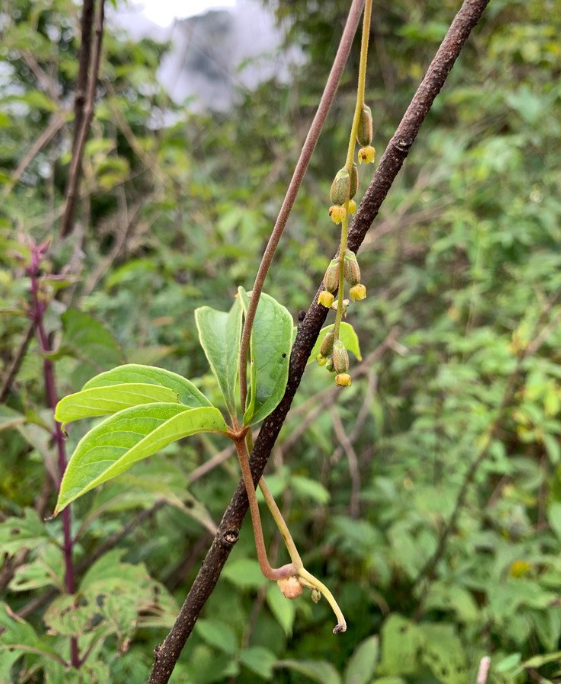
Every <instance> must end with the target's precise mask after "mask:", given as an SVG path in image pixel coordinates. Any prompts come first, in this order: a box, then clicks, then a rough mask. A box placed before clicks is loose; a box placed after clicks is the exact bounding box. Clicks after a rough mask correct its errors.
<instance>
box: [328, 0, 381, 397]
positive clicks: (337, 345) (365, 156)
mask: <svg viewBox="0 0 561 684" xmlns="http://www.w3.org/2000/svg"><path fill="white" fill-rule="evenodd" d="M371 12H372V2H371V0H368V1H367V2H366V6H365V12H364V23H363V32H362V44H361V50H360V68H359V76H358V88H357V99H356V106H355V113H354V118H353V125H352V129H351V135H350V140H349V148H348V152H347V160H346V163H345V166H344V167H343V168H342V169H340V170H339V171H338V172H337V174H336V176H335V178H334V179H333V183H332V184H331V191H330V199H331V207H330V208H329V216H330V218H331V220H332V221H333V223H335V224H337V225H339V224H341V243H340V247H339V254H338V256H337V257H336V258H335V259H332V260H331V262H330V264H329V266H328V268H327V270H326V272H325V275H324V277H323V287H324V290H322V292H321V293H320V295H319V297H318V302H319V303H320V304H321V305H322V306H325V307H326V308H328V309H335V311H336V316H335V325H334V326H333V332H329V333H327V334H326V336H325V337H324V339H323V341H322V343H321V349H320V353H319V354H318V356H317V362H318V364H319V365H320V366H325V367H326V369H327V370H328V371H330V372H332V373H335V374H336V375H335V383H336V384H337V385H338V386H340V387H347V386H349V385H350V384H351V376H350V375H349V373H348V372H347V371H348V370H349V355H348V353H347V350H346V349H345V345H344V344H343V342H342V341H341V340H340V339H339V330H340V326H341V320H342V319H343V318H344V317H345V316H346V313H347V308H348V306H349V300H348V299H345V283H347V284H348V285H349V296H350V299H351V300H352V301H353V302H357V301H360V300H361V299H364V298H365V297H366V287H365V286H364V285H363V284H362V282H361V275H360V267H359V265H358V261H357V258H356V254H355V253H354V252H352V251H351V250H349V249H348V248H347V237H348V230H349V215H352V214H354V213H355V212H356V202H355V200H354V199H353V198H354V197H355V195H356V192H357V190H358V182H359V178H358V168H357V164H356V162H355V146H356V143H358V144H359V145H360V150H359V151H358V163H359V164H362V163H363V162H364V163H365V164H371V163H374V159H375V157H376V151H375V149H374V148H373V147H372V137H373V126H372V112H371V110H370V107H368V106H367V105H366V104H365V102H364V89H365V80H366V59H367V54H368V38H369V34H370V17H371ZM335 293H337V301H336V302H335Z"/></svg>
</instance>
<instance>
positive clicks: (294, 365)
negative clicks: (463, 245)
mask: <svg viewBox="0 0 561 684" xmlns="http://www.w3.org/2000/svg"><path fill="white" fill-rule="evenodd" d="M488 4H489V0H464V3H463V5H462V7H461V9H460V11H459V12H458V14H457V15H456V17H455V19H454V21H453V22H452V25H451V26H450V29H449V30H448V33H447V34H446V36H445V38H444V40H443V42H442V44H441V45H440V47H439V49H438V51H437V53H436V55H435V57H434V59H433V61H432V62H431V64H430V66H429V68H428V70H427V73H426V74H425V77H424V79H423V81H422V83H421V85H420V86H419V88H418V89H417V92H416V93H415V95H414V97H413V100H412V101H411V104H410V105H409V107H408V108H407V111H406V112H405V115H404V117H403V119H402V121H401V123H400V124H399V126H398V128H397V131H396V133H395V135H394V136H393V138H392V139H391V141H390V143H389V145H388V148H387V149H386V151H385V153H384V155H383V157H382V159H381V160H380V164H379V166H378V169H377V171H376V173H375V175H374V178H373V180H372V182H371V183H370V185H369V187H368V189H367V191H366V193H365V195H364V198H363V200H362V203H361V205H360V208H359V210H358V212H357V215H356V217H355V220H354V222H353V224H352V226H351V230H350V232H349V245H348V246H349V248H350V249H351V250H352V251H354V252H356V251H357V250H358V249H359V248H360V245H361V244H362V241H363V240H364V237H365V235H366V232H367V231H368V229H369V228H370V226H371V224H372V222H373V220H374V219H375V218H376V216H377V214H378V211H379V209H380V206H381V205H382V202H383V201H384V199H385V197H386V195H387V194H388V191H389V189H390V188H391V186H392V183H393V181H394V180H395V178H396V176H397V174H398V172H399V170H400V169H401V167H402V165H403V162H404V161H405V159H406V157H407V154H408V152H409V150H410V149H411V146H412V144H413V142H414V141H415V138H416V136H417V134H418V132H419V129H420V128H421V125H422V123H423V122H424V120H425V118H426V116H427V114H428V113H429V111H430V108H431V106H432V103H433V102H434V99H435V98H436V96H437V95H438V93H439V92H440V90H441V88H442V86H443V85H444V83H445V81H446V78H447V76H448V74H449V72H450V70H451V68H452V66H453V65H454V62H455V61H456V59H457V58H458V56H459V54H460V52H461V50H462V48H463V46H464V44H465V42H466V41H467V39H468V37H469V35H470V33H471V31H472V29H473V28H474V27H475V25H476V24H477V22H478V21H479V19H480V18H481V15H482V14H483V12H484V10H485V8H486V7H487V5H488ZM318 292H319V291H318ZM326 316H327V309H326V308H325V307H322V306H321V305H318V304H317V294H316V297H315V298H314V301H313V302H312V305H311V306H310V308H309V310H308V313H307V314H306V317H305V319H304V320H303V322H302V323H301V325H300V327H299V330H298V335H297V337H296V340H295V342H294V346H293V349H292V354H291V357H290V369H289V376H288V384H287V387H286V391H285V394H284V397H283V398H282V400H281V402H280V404H279V405H278V406H277V408H276V409H275V410H274V411H273V413H272V414H271V415H270V416H269V417H268V418H267V419H266V420H265V421H264V423H263V426H262V428H261V431H260V433H259V437H258V438H257V441H256V443H255V448H254V449H253V454H252V458H251V470H252V474H253V480H254V483H255V484H257V482H258V481H259V479H260V478H261V476H262V474H263V471H264V470H265V466H266V465H267V461H268V459H269V456H270V454H271V450H272V448H273V446H274V444H275V442H276V439H277V437H278V435H279V432H280V430H281V428H282V426H283V424H284V421H285V420H286V416H287V414H288V411H289V409H290V405H291V403H292V399H293V398H294V395H295V394H296V391H297V389H298V386H299V385H300V381H301V379H302V376H303V374H304V371H305V369H306V363H307V360H308V357H309V355H310V352H311V350H312V348H313V345H314V343H315V341H316V338H317V336H318V333H319V331H320V329H321V327H322V325H323V323H324V321H325V318H326ZM247 507H248V501H247V496H246V493H245V487H244V484H243V481H240V483H239V484H238V487H237V489H236V491H235V493H234V496H233V497H232V500H231V501H230V504H229V505H228V508H227V509H226V511H225V513H224V516H223V518H222V521H221V523H220V525H219V527H218V532H217V534H216V536H215V538H214V540H213V543H212V545H211V547H210V549H209V551H208V553H207V556H206V558H205V560H204V562H203V564H202V566H201V569H200V570H199V573H198V575H197V577H196V578H195V581H194V583H193V586H192V587H191V590H190V591H189V594H188V595H187V598H186V599H185V603H184V604H183V607H182V608H181V611H180V613H179V616H178V618H177V620H176V623H175V625H174V626H173V628H172V629H171V631H170V633H169V634H168V636H167V637H166V639H165V641H164V642H163V643H162V644H161V645H160V646H158V647H157V648H156V650H155V652H154V656H155V662H154V666H153V669H152V672H151V674H150V678H149V680H148V682H149V684H165V683H166V682H168V681H169V678H170V676H171V673H172V672H173V668H174V667H175V664H176V662H177V661H178V659H179V656H180V654H181V650H182V649H183V646H184V645H185V643H186V641H187V639H188V638H189V635H190V634H191V631H192V629H193V626H194V624H195V622H196V620H197V618H198V616H199V614H200V612H201V610H202V608H203V606H204V605H205V603H206V601H207V599H208V598H209V596H210V595H211V593H212V591H213V590H214V587H215V586H216V583H217V582H218V578H219V576H220V572H221V570H222V568H223V567H224V564H225V563H226V560H227V559H228V556H229V555H230V552H231V550H232V548H233V546H234V544H235V543H236V541H237V539H238V534H239V531H240V529H241V525H242V522H243V519H244V516H245V514H246V512H247Z"/></svg>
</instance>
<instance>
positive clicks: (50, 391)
mask: <svg viewBox="0 0 561 684" xmlns="http://www.w3.org/2000/svg"><path fill="white" fill-rule="evenodd" d="M46 250H47V245H38V246H34V247H33V249H32V253H31V264H30V266H29V268H28V269H27V273H28V275H29V278H30V280H31V318H32V320H33V321H34V323H35V329H36V331H37V338H38V341H39V347H40V350H41V352H42V353H43V354H45V353H47V352H49V351H51V348H50V345H49V338H48V335H47V332H46V330H45V326H44V324H43V317H44V315H45V311H46V309H47V304H46V302H42V301H41V298H40V296H39V280H38V274H39V264H40V262H41V259H42V258H43V256H44V255H45V252H46ZM43 373H44V378H45V390H46V394H47V403H48V405H49V408H50V409H51V410H52V411H53V414H54V411H55V409H56V405H57V403H58V398H57V392H56V381H55V370H54V366H53V362H52V361H51V360H50V359H47V358H45V359H44V360H43ZM53 438H54V440H55V443H56V446H57V452H58V475H59V479H58V482H56V483H55V484H56V486H57V488H60V483H61V481H62V476H63V475H64V471H65V470H66V465H67V460H66V447H65V444H64V435H63V434H62V429H61V427H60V423H59V422H58V421H56V420H55V428H54V431H53ZM62 530H63V538H64V542H63V547H62V550H63V553H64V566H65V572H64V583H65V586H66V591H67V592H68V593H69V594H74V593H75V592H76V578H75V574H74V563H73V560H72V552H73V547H74V540H73V538H72V519H71V513H70V506H67V507H66V508H65V509H64V511H63V512H62ZM70 662H71V664H72V666H73V667H76V668H78V667H80V654H79V651H78V638H77V637H70Z"/></svg>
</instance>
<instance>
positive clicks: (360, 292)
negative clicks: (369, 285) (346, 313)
mask: <svg viewBox="0 0 561 684" xmlns="http://www.w3.org/2000/svg"><path fill="white" fill-rule="evenodd" d="M349 294H350V295H351V299H352V300H353V302H357V301H360V300H361V299H364V298H365V297H366V288H365V287H364V285H362V284H361V283H358V284H357V285H354V286H353V287H351V289H350V290H349Z"/></svg>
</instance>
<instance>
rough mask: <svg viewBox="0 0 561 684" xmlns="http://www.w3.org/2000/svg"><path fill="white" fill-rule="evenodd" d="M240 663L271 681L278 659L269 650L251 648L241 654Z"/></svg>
mask: <svg viewBox="0 0 561 684" xmlns="http://www.w3.org/2000/svg"><path fill="white" fill-rule="evenodd" d="M240 662H241V664H242V665H245V666H246V667H247V668H248V669H249V670H251V671H252V672H254V673H255V674H256V675H259V677H263V679H271V677H272V676H273V668H274V666H275V663H276V662H277V657H276V656H275V654H274V653H272V652H271V651H269V650H268V649H267V648H263V647H262V646H251V647H250V648H246V649H244V650H243V651H242V652H241V655H240Z"/></svg>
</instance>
